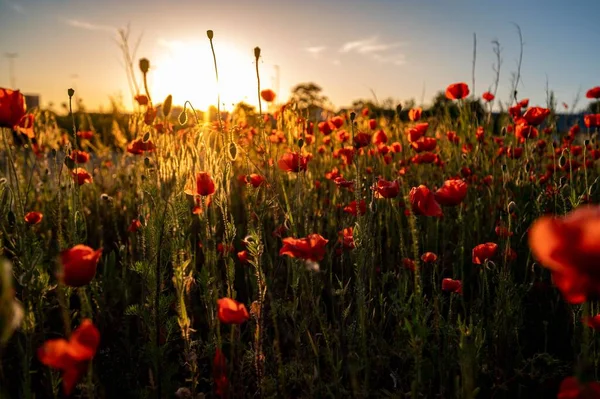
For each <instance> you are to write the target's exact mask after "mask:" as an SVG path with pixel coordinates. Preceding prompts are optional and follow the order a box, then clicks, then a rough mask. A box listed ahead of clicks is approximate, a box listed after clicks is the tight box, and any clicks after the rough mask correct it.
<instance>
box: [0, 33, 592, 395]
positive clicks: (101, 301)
mask: <svg viewBox="0 0 600 399" xmlns="http://www.w3.org/2000/svg"><path fill="white" fill-rule="evenodd" d="M208 37H209V39H210V40H211V45H212V32H209V36H208ZM254 54H255V57H256V61H257V64H256V65H257V66H256V70H257V77H258V78H260V71H259V66H258V65H259V64H258V60H259V59H260V49H259V48H257V49H255V53H254ZM215 65H216V61H215ZM138 66H139V72H136V73H139V75H138V76H139V78H141V79H142V80H143V82H144V83H146V77H147V75H148V74H150V73H152V68H151V62H150V61H148V60H146V59H142V60H140V61H139V65H138ZM448 83H449V84H448V86H447V87H445V88H440V89H441V90H443V91H444V92H445V93H444V94H445V102H444V106H443V107H442V108H439V109H436V110H429V109H421V108H418V107H411V108H409V109H405V108H403V107H402V105H401V104H400V105H399V106H398V107H397V108H396V109H395V110H392V112H382V111H381V110H380V109H375V108H373V107H364V108H360V109H352V110H342V111H340V112H326V113H323V117H322V118H320V119H317V118H315V117H313V116H312V115H311V114H310V113H309V112H308V109H309V108H308V107H303V106H300V105H299V104H297V103H294V102H285V101H284V100H283V99H281V100H280V99H279V98H278V95H277V93H275V92H274V91H273V90H270V89H269V88H265V87H261V85H260V79H257V90H256V96H257V98H259V104H260V106H259V108H258V109H257V110H248V109H243V108H236V109H235V110H234V111H232V112H227V113H221V112H218V113H217V114H216V115H214V118H212V120H207V118H204V119H201V118H199V117H198V115H197V114H196V111H194V110H193V108H192V106H191V105H190V104H186V105H185V108H184V109H183V111H182V112H181V113H179V115H177V116H173V115H172V112H171V110H172V109H173V105H172V101H173V99H172V98H171V97H168V98H167V99H165V100H164V101H163V102H162V103H158V102H157V101H156V99H154V98H153V97H152V93H151V91H149V90H148V89H147V87H148V86H147V85H146V84H144V85H143V86H142V88H141V89H140V92H139V93H136V97H135V99H136V104H137V106H136V110H135V112H133V113H132V114H127V115H114V116H113V118H114V120H113V121H112V123H111V124H110V126H109V128H108V129H102V130H100V129H96V127H95V126H94V124H93V123H92V122H91V119H90V118H89V117H88V116H86V114H85V112H83V111H74V110H73V108H72V104H71V103H72V100H73V96H74V91H73V90H72V89H69V90H67V88H65V99H68V101H69V105H70V112H69V114H68V119H67V120H68V121H69V126H68V128H67V129H65V128H64V127H61V126H59V124H58V122H57V118H56V116H55V115H54V114H52V113H50V112H48V111H45V110H39V109H37V110H34V111H32V112H30V113H26V112H25V104H24V99H23V96H22V94H21V93H20V92H19V91H13V90H9V89H0V127H1V136H2V137H1V143H0V151H1V153H2V156H1V157H0V177H1V181H0V256H1V259H2V261H1V264H0V397H2V398H27V399H32V398H37V399H39V398H63V397H85V398H172V397H178V398H204V397H221V398H248V397H265V398H349V397H352V398H405V397H406V398H475V397H477V398H514V397H524V398H546V397H548V398H555V397H558V398H599V397H600V383H598V382H596V381H598V379H600V376H599V375H598V362H599V360H600V356H599V353H600V336H599V335H597V333H596V331H597V330H600V314H599V313H600V306H599V303H598V302H597V298H598V295H599V294H600V269H599V268H600V207H598V205H594V204H597V203H599V202H600V189H599V187H598V185H599V183H598V178H599V177H600V174H599V173H598V172H599V170H600V169H599V168H600V165H599V164H598V162H597V160H598V159H600V143H599V142H598V139H597V127H598V126H599V125H600V114H594V113H588V114H586V115H585V118H584V121H585V123H584V124H583V125H581V126H579V125H577V124H573V125H572V126H571V127H570V128H569V130H568V131H558V130H557V129H556V118H557V113H558V112H559V110H557V106H556V104H555V103H554V102H552V101H550V102H549V103H548V104H530V103H529V101H528V100H527V99H526V98H520V97H519V96H518V93H517V92H516V91H515V92H514V98H513V99H512V100H511V103H510V104H509V107H506V109H503V110H502V112H499V113H497V112H494V113H492V112H491V110H492V107H493V105H494V103H495V102H496V101H497V99H496V98H495V94H494V93H492V92H485V93H472V92H471V88H470V87H469V85H468V84H467V83H462V82H457V83H452V82H448ZM144 88H145V89H144ZM586 94H587V95H586V101H588V102H590V104H593V103H595V102H598V101H599V99H600V87H595V88H591V89H590V90H589V91H587V93H586ZM216 97H217V93H215V99H216V100H217V98H216ZM161 100H162V99H161ZM217 103H218V100H217ZM477 105H479V106H477ZM123 120H124V121H125V123H122V121H123ZM70 125H72V127H71V126H70Z"/></svg>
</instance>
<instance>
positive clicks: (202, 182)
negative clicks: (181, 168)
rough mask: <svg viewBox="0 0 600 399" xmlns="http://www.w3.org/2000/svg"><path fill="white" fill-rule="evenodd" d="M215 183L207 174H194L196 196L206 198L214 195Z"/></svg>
mask: <svg viewBox="0 0 600 399" xmlns="http://www.w3.org/2000/svg"><path fill="white" fill-rule="evenodd" d="M214 192H215V182H214V181H213V179H212V178H211V177H210V174H209V173H208V172H198V173H197V174H196V194H197V195H201V196H207V195H211V194H214Z"/></svg>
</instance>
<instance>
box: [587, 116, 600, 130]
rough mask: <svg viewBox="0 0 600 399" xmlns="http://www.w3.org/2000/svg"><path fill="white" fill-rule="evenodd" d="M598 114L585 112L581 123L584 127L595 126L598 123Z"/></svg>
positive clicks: (599, 119) (599, 122)
mask: <svg viewBox="0 0 600 399" xmlns="http://www.w3.org/2000/svg"><path fill="white" fill-rule="evenodd" d="M598 115H600V114H585V115H584V116H583V123H584V124H585V127H588V128H589V127H596V126H598V125H600V118H598Z"/></svg>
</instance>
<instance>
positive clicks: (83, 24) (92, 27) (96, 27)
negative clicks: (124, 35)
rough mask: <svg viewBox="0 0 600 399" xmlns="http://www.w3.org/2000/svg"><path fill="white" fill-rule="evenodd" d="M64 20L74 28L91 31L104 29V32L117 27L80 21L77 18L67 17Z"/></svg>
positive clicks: (114, 30) (112, 30) (111, 30)
mask: <svg viewBox="0 0 600 399" xmlns="http://www.w3.org/2000/svg"><path fill="white" fill-rule="evenodd" d="M65 22H66V24H67V25H69V26H72V27H74V28H79V29H85V30H92V31H105V32H116V31H117V28H115V27H114V26H110V25H100V24H94V23H91V22H87V21H81V20H78V19H67V20H66V21H65Z"/></svg>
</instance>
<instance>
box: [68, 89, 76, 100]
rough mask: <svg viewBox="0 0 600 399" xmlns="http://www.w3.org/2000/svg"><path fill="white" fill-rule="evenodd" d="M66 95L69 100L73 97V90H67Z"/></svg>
mask: <svg viewBox="0 0 600 399" xmlns="http://www.w3.org/2000/svg"><path fill="white" fill-rule="evenodd" d="M67 94H68V95H69V98H71V97H73V96H74V95H75V90H73V89H69V90H67Z"/></svg>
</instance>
